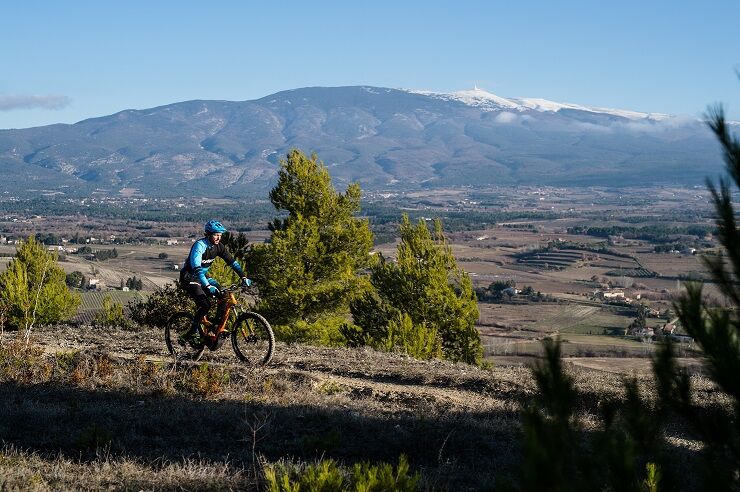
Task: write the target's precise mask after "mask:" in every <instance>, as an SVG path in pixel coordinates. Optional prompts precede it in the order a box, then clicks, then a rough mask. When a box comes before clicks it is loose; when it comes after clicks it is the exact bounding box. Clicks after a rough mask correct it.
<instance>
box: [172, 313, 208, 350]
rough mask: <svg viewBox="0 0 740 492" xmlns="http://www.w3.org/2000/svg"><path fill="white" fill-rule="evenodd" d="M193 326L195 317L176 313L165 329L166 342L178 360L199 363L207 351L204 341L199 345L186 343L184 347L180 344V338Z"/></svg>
mask: <svg viewBox="0 0 740 492" xmlns="http://www.w3.org/2000/svg"><path fill="white" fill-rule="evenodd" d="M192 324H193V315H192V314H190V313H186V312H180V313H175V314H173V315H172V316H170V319H168V320H167V325H166V326H165V327H164V341H165V343H166V344H167V350H169V352H170V354H171V355H172V357H174V358H175V359H176V360H192V361H197V360H198V359H200V357H201V356H202V355H203V352H204V351H205V349H206V346H205V343H204V342H202V341H201V342H200V343H199V344H193V343H192V342H190V341H186V342H185V344H184V345H183V344H181V343H180V340H181V338H180V337H181V336H183V335H186V334H187V333H188V332H189V331H190V327H191V326H192ZM201 339H202V334H201Z"/></svg>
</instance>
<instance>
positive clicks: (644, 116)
mask: <svg viewBox="0 0 740 492" xmlns="http://www.w3.org/2000/svg"><path fill="white" fill-rule="evenodd" d="M407 92H410V93H413V94H422V95H425V96H430V97H433V98H435V99H443V100H446V101H457V102H461V103H463V104H466V105H468V106H473V107H478V108H481V109H483V110H484V111H498V110H501V109H507V110H515V111H519V112H525V111H539V112H552V113H557V112H558V111H560V110H562V109H567V110H575V111H586V112H589V113H601V114H610V115H614V116H619V117H621V118H626V119H629V120H654V121H662V120H666V119H669V118H671V116H670V115H667V114H662V113H640V112H638V111H627V110H623V109H611V108H594V107H588V106H581V105H579V104H570V103H559V102H555V101H548V100H547V99H540V98H515V97H512V98H504V97H501V96H497V95H496V94H492V93H491V92H488V91H486V90H483V89H480V88H479V87H478V86H474V87H473V89H469V90H462V91H456V92H447V93H445V92H432V91H418V90H408V91H407Z"/></svg>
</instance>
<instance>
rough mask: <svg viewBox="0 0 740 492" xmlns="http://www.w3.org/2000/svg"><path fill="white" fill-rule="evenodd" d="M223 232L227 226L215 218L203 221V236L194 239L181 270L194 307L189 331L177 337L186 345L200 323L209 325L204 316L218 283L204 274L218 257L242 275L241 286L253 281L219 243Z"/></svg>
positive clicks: (184, 286)
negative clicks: (195, 307)
mask: <svg viewBox="0 0 740 492" xmlns="http://www.w3.org/2000/svg"><path fill="white" fill-rule="evenodd" d="M224 232H226V227H224V226H223V224H221V222H219V221H217V220H209V221H208V222H206V224H205V226H204V233H205V237H203V238H202V239H199V240H197V241H195V243H194V244H193V247H192V248H190V254H188V257H187V259H186V260H185V264H184V265H183V267H182V270H180V287H182V288H183V289H184V290H185V292H187V293H188V295H189V296H190V297H191V298H192V299H193V300H194V301H195V305H196V306H197V309H196V311H195V317H194V318H193V324H192V326H191V327H190V331H188V332H187V333H186V334H184V335H183V336H181V337H180V340H179V342H180V344H181V345H185V343H186V342H188V341H191V342H193V339H194V338H196V335H197V333H198V325H199V324H200V323H201V322H203V323H204V324H206V325H208V324H210V322H209V321H208V318H206V315H207V314H208V311H209V310H210V309H211V305H212V304H211V296H217V295H218V294H219V285H218V282H217V281H216V279H214V278H210V277H208V275H207V274H208V269H209V268H210V267H211V265H212V264H213V261H214V260H215V259H216V258H217V257H221V258H222V259H223V260H224V261H225V262H226V264H227V265H229V266H230V267H231V268H232V269H233V270H234V271H235V272H236V274H237V275H239V277H241V279H242V284H243V285H244V286H246V287H248V286H250V285H251V284H252V281H251V280H249V279H248V278H247V275H246V273H244V270H243V269H242V267H241V265H239V262H238V261H236V260H235V259H234V257H233V256H231V253H229V250H228V249H227V248H226V246H225V245H224V244H223V243H222V242H221V235H222V234H223V233H224Z"/></svg>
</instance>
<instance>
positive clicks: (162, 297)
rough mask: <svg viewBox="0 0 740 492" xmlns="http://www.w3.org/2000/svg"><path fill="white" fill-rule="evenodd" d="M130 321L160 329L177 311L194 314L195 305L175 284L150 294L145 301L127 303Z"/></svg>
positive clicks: (137, 300) (136, 300)
mask: <svg viewBox="0 0 740 492" xmlns="http://www.w3.org/2000/svg"><path fill="white" fill-rule="evenodd" d="M128 308H129V310H130V311H131V319H133V320H134V321H136V322H137V323H138V324H140V325H146V326H156V327H158V328H162V327H164V326H165V324H166V323H167V320H168V319H169V317H170V316H171V315H172V314H173V313H176V312H177V311H189V312H195V303H194V302H193V300H192V299H190V297H189V296H188V295H187V294H186V293H185V291H184V290H182V289H181V288H180V287H179V286H178V285H177V284H176V283H172V284H167V285H165V286H164V287H160V288H158V289H157V290H155V291H154V292H152V293H151V294H150V295H149V297H147V298H146V299H133V300H131V301H129V303H128Z"/></svg>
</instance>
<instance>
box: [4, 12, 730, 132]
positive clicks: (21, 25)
mask: <svg viewBox="0 0 740 492" xmlns="http://www.w3.org/2000/svg"><path fill="white" fill-rule="evenodd" d="M267 3H268V2H259V3H257V2H248V1H234V2H229V1H216V0H214V1H211V2H208V3H206V2H187V1H178V2H169V1H151V0H150V1H148V2H142V1H135V0H129V1H126V2H104V1H103V2H101V1H99V0H98V1H95V2H93V1H90V2H87V1H74V0H70V1H65V2H53V1H33V0H25V1H23V2H21V1H20V0H15V1H11V2H7V3H4V4H3V6H2V9H1V10H0V12H1V14H0V26H2V27H0V61H1V62H2V65H1V68H0V128H23V127H29V126H38V125H44V124H50V123H57V122H62V123H73V122H75V121H79V120H82V119H85V118H89V117H94V116H102V115H107V114H111V113H115V112H117V111H121V110H124V109H130V108H134V109H141V108H149V107H154V106H159V105H163V104H169V103H173V102H179V101H185V100H191V99H225V100H247V99H256V98H260V97H263V96H266V95H269V94H272V93H274V92H277V91H280V90H285V89H294V88H297V87H306V86H342V85H374V86H382V87H392V88H409V89H424V90H434V91H440V92H448V91H455V90H461V89H468V88H472V86H473V85H474V84H477V85H478V86H479V87H481V88H484V89H486V90H488V91H490V92H493V93H495V94H497V95H500V96H504V97H507V96H508V97H540V98H545V99H550V100H554V101H558V102H569V103H577V104H582V105H588V106H599V107H612V108H620V109H630V110H636V111H644V112H663V113H670V114H688V115H696V116H699V115H701V114H702V112H703V111H704V110H705V109H706V107H707V105H708V104H710V103H715V102H723V103H724V104H725V105H726V107H727V110H728V114H729V115H730V117H731V118H733V119H738V120H740V81H739V80H738V78H737V75H736V74H735V70H738V69H740V27H739V24H738V19H740V1H737V0H723V1H715V2H711V3H709V4H708V5H707V6H703V5H700V2H695V1H677V0H674V1H662V0H656V1H646V0H642V1H639V2H633V1H629V0H626V1H620V2H595V1H593V0H591V1H567V0H564V1H559V2H545V1H542V2H533V1H526V0H520V1H519V2H499V1H490V0H489V1H468V2H465V1H457V2H452V1H449V2H442V1H434V0H426V1H423V2H422V1H405V2H404V1H399V0H396V1H393V2H391V1H373V2H347V1H336V2H322V1H320V0H316V1H314V2H292V1H288V0H283V1H281V2H274V5H269V6H268V5H267Z"/></svg>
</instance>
